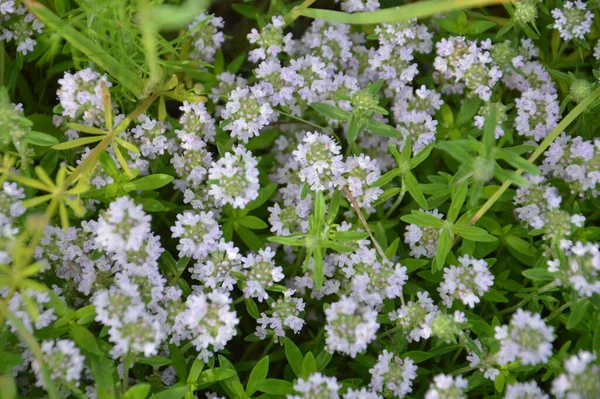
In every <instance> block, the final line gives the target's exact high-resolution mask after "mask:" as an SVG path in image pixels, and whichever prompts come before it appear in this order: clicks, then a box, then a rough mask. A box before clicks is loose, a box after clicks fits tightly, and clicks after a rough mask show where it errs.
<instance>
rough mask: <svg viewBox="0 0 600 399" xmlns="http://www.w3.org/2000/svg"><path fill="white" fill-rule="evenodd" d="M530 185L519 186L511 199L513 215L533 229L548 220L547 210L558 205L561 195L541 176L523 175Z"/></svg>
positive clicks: (539, 227) (541, 225) (543, 224)
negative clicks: (513, 205)
mask: <svg viewBox="0 0 600 399" xmlns="http://www.w3.org/2000/svg"><path fill="white" fill-rule="evenodd" d="M525 177H526V178H527V180H529V183H530V185H529V186H526V187H519V188H518V189H517V192H516V194H515V197H514V199H513V203H514V204H515V205H520V206H518V207H516V208H515V215H516V216H517V218H518V219H519V220H522V221H523V222H525V223H526V224H527V225H528V226H530V227H531V228H534V229H541V228H543V227H544V226H545V225H546V223H547V222H548V220H547V217H548V216H549V211H550V210H552V209H555V208H558V207H559V206H560V203H561V202H562V197H561V196H560V194H559V193H558V190H557V189H556V188H555V187H552V186H550V185H549V184H548V183H547V182H546V179H545V178H544V177H543V176H534V175H525Z"/></svg>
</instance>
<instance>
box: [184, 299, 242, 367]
mask: <svg viewBox="0 0 600 399" xmlns="http://www.w3.org/2000/svg"><path fill="white" fill-rule="evenodd" d="M230 308H231V298H230V297H229V295H228V294H225V293H221V292H216V291H214V292H211V293H209V294H192V295H190V296H189V297H188V298H187V301H186V303H185V310H184V311H182V312H181V313H179V314H178V315H177V316H176V317H175V322H174V326H173V331H174V333H175V334H176V335H174V336H173V341H174V342H176V343H178V342H180V341H181V340H184V339H189V340H190V342H191V343H192V344H193V345H194V346H195V347H196V350H197V351H198V352H200V355H199V356H200V357H202V358H204V361H208V358H210V357H212V356H213V352H215V351H219V350H221V349H223V348H225V345H226V344H227V342H229V340H231V338H233V337H234V336H235V335H236V334H237V331H236V329H235V327H236V326H237V324H238V321H239V320H238V318H237V316H236V312H235V311H233V310H230Z"/></svg>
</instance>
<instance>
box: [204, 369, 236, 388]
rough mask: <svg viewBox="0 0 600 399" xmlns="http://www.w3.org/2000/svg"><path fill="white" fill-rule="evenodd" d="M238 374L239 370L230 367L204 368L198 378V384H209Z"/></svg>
mask: <svg viewBox="0 0 600 399" xmlns="http://www.w3.org/2000/svg"><path fill="white" fill-rule="evenodd" d="M236 374H237V371H235V370H234V369H230V368H224V367H215V368H212V369H208V370H204V371H203V372H202V374H200V378H198V384H209V383H213V382H217V381H222V380H225V379H227V378H230V377H232V376H234V375H236Z"/></svg>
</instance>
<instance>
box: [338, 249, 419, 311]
mask: <svg viewBox="0 0 600 399" xmlns="http://www.w3.org/2000/svg"><path fill="white" fill-rule="evenodd" d="M335 262H336V263H337V267H338V268H339V269H340V270H341V271H342V274H343V275H344V277H346V279H347V280H348V283H347V286H348V287H347V290H348V291H349V292H350V293H351V297H352V298H353V299H355V300H356V301H358V302H360V303H365V304H367V305H369V306H371V307H376V308H377V307H380V306H381V305H382V304H383V300H384V299H394V298H398V297H400V296H402V286H403V285H404V283H406V280H408V276H407V274H406V267H404V266H402V265H401V264H399V263H396V264H393V263H392V262H390V261H389V260H387V259H384V260H382V261H380V260H379V259H377V252H376V251H375V249H370V248H367V246H366V244H365V245H361V246H360V247H359V248H358V249H357V250H356V251H354V252H352V253H348V254H340V255H339V256H336V257H335Z"/></svg>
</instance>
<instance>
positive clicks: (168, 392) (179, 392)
mask: <svg viewBox="0 0 600 399" xmlns="http://www.w3.org/2000/svg"><path fill="white" fill-rule="evenodd" d="M180 384H183V383H179V384H177V385H174V386H172V387H171V388H169V389H165V390H164V391H161V392H158V393H156V394H154V395H152V396H150V397H151V398H152V399H181V398H183V397H184V396H185V394H186V393H187V392H188V391H189V390H190V388H189V387H188V386H187V385H185V384H183V385H180Z"/></svg>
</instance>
